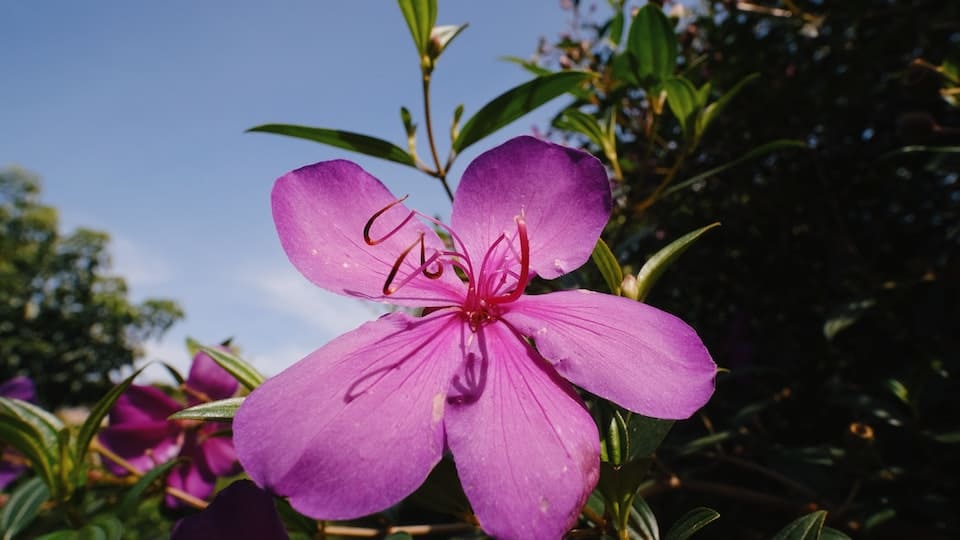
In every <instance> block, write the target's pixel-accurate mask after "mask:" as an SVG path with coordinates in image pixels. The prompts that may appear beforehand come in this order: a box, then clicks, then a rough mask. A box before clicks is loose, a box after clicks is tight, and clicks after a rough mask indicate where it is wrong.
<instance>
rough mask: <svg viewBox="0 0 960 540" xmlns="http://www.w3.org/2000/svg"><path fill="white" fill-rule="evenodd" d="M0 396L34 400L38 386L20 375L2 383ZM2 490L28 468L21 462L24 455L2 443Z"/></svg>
mask: <svg viewBox="0 0 960 540" xmlns="http://www.w3.org/2000/svg"><path fill="white" fill-rule="evenodd" d="M0 397H5V398H13V399H19V400H21V401H29V402H33V401H35V400H36V397H37V396H36V388H35V387H34V385H33V381H31V380H30V378H29V377H24V376H19V377H14V378H12V379H9V380H7V381H4V382H3V383H0ZM0 453H2V457H0V491H2V490H4V489H6V487H7V486H8V485H10V484H11V483H12V482H13V481H14V480H16V479H17V478H19V477H20V475H21V474H23V471H25V470H26V469H27V468H26V467H25V466H24V465H22V464H21V463H22V462H23V461H24V458H23V456H22V455H21V454H20V453H19V452H17V451H15V450H12V449H8V448H5V447H4V446H3V445H0Z"/></svg>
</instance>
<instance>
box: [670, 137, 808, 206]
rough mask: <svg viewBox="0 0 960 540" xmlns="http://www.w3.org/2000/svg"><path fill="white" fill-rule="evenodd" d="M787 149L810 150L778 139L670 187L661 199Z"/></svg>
mask: <svg viewBox="0 0 960 540" xmlns="http://www.w3.org/2000/svg"><path fill="white" fill-rule="evenodd" d="M787 148H804V149H806V148H809V147H808V146H807V143H805V142H803V141H797V140H794V139H778V140H776V141H772V142H768V143H767V144H763V145H760V146H758V147H756V148H754V149H753V150H751V151H749V152H747V153H746V154H744V155H742V156H740V157H738V158H737V159H735V160H733V161H731V162H729V163H724V164H723V165H720V166H719V167H714V168H712V169H710V170H709V171H706V172H702V173H700V174H698V175H696V176H693V177H690V178H688V179H686V180H684V181H683V182H680V183H679V184H674V185H672V186H670V187H669V188H667V189H666V190H665V191H664V192H663V195H662V196H661V197H666V196H667V195H670V194H671V193H676V192H678V191H681V190H684V189H686V188H688V187H690V186H692V185H694V184H696V183H697V182H700V181H701V180H705V179H707V178H710V177H711V176H716V175H718V174H720V173H722V172H723V171H725V170H727V169H732V168H734V167H736V166H737V165H740V164H741V163H744V162H746V161H750V160H751V159H753V158H756V157H759V156H762V155H764V154H769V153H770V152H775V151H777V150H784V149H787Z"/></svg>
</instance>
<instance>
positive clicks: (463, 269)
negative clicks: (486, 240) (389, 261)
mask: <svg viewBox="0 0 960 540" xmlns="http://www.w3.org/2000/svg"><path fill="white" fill-rule="evenodd" d="M406 198H407V197H406V196H404V197H401V198H400V199H397V200H395V201H393V202H391V203H390V204H388V205H387V206H385V207H384V208H382V209H381V210H378V211H377V212H376V213H374V214H373V215H372V216H371V217H370V219H369V220H367V223H366V225H364V227H363V240H364V242H366V243H367V245H369V246H375V245H378V244H380V243H382V242H384V241H385V240H387V239H388V238H390V237H392V236H393V235H395V234H397V233H398V232H400V231H401V230H403V229H404V228H405V227H407V226H408V224H409V223H410V222H411V221H413V218H414V217H421V218H423V219H426V220H428V221H430V222H431V223H433V224H435V225H437V226H438V227H439V228H441V229H443V230H444V231H446V232H447V233H448V234H449V235H450V240H451V244H452V246H450V247H449V248H444V249H433V253H429V254H428V250H427V246H426V241H425V236H424V233H423V232H418V233H417V236H416V239H415V240H414V241H413V243H411V244H410V245H409V246H407V247H406V248H405V249H404V250H403V251H402V252H401V253H400V254H399V255H398V256H397V258H396V260H395V261H394V263H393V265H392V266H391V268H390V272H389V273H388V274H387V279H386V280H385V282H384V284H383V294H384V296H390V295H392V294H394V293H396V292H397V291H398V290H400V288H401V287H403V286H404V285H406V284H408V283H410V282H411V281H413V280H414V279H416V278H417V277H419V276H421V275H422V276H424V277H426V278H427V279H432V280H433V279H439V278H440V277H441V276H442V275H443V272H444V268H445V267H446V266H451V267H453V268H454V269H455V271H458V273H459V274H460V276H461V277H462V278H463V279H464V280H465V281H466V284H467V294H466V297H465V298H464V299H463V303H462V305H461V306H460V307H461V309H462V310H463V314H464V316H465V317H466V319H467V321H468V322H469V324H470V327H471V328H472V329H473V330H474V331H476V330H477V329H478V328H479V327H480V326H482V325H483V324H486V323H487V322H490V321H493V320H496V319H497V318H499V316H500V311H501V310H500V307H499V306H501V305H503V304H507V303H509V302H513V301H514V300H516V299H517V298H519V297H520V295H522V294H523V291H524V289H525V288H526V286H527V283H529V281H530V278H531V277H532V276H531V275H530V241H529V238H528V234H527V223H526V219H525V217H524V213H523V211H522V210H521V212H520V214H519V215H517V216H516V217H515V218H514V222H515V223H516V230H514V231H511V230H507V231H504V232H502V233H501V234H500V235H499V236H497V238H496V239H494V241H493V242H492V243H491V245H490V247H489V248H487V250H486V252H485V253H484V255H483V259H482V260H481V262H480V267H479V268H477V267H476V266H475V265H474V263H473V261H472V260H471V259H470V257H469V255H468V251H467V247H466V245H465V244H464V242H463V240H461V239H460V236H459V235H457V233H456V231H454V230H453V229H451V228H450V226H449V225H446V224H444V223H442V222H441V221H439V220H437V219H434V218H432V217H430V216H427V215H425V214H422V213H420V212H417V211H416V210H411V211H410V213H409V214H408V215H407V216H406V217H405V218H403V219H402V220H401V221H400V222H399V224H397V225H396V226H394V227H393V228H392V229H391V230H390V231H389V232H387V233H386V234H385V235H383V236H382V237H380V238H373V236H372V235H371V229H372V228H373V225H374V223H375V222H376V221H377V219H379V218H380V217H381V216H383V214H385V213H386V212H387V211H388V210H390V209H391V208H393V207H394V206H396V205H398V204H400V203H402V202H403V201H404V200H406ZM417 248H419V250H418V251H419V255H420V261H419V265H418V266H417V267H416V268H415V269H414V270H413V271H411V272H409V273H408V274H406V275H401V268H402V267H403V263H404V262H405V261H406V260H407V258H408V257H409V256H410V254H411V253H412V252H414V250H417Z"/></svg>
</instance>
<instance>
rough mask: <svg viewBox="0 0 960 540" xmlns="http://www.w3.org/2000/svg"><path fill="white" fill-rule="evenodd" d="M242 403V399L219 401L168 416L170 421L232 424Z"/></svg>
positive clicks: (202, 404) (195, 406)
mask: <svg viewBox="0 0 960 540" xmlns="http://www.w3.org/2000/svg"><path fill="white" fill-rule="evenodd" d="M242 403H243V398H242V397H234V398H227V399H221V400H219V401H211V402H209V403H201V404H199V405H194V406H193V407H190V408H187V409H184V410H182V411H177V412H175V413H173V414H171V415H170V419H171V420H203V421H205V422H232V421H233V416H234V415H235V414H237V409H239V408H240V405H241V404H242Z"/></svg>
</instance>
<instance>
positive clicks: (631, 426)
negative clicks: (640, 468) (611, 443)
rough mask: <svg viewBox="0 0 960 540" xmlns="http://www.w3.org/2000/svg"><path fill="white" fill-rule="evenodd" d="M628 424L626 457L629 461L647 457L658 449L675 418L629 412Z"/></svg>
mask: <svg viewBox="0 0 960 540" xmlns="http://www.w3.org/2000/svg"><path fill="white" fill-rule="evenodd" d="M626 424H627V450H626V458H627V460H628V461H633V460H635V459H639V458H643V457H647V456H649V455H651V454H653V453H654V452H656V451H657V448H659V447H660V444H661V443H663V440H664V439H665V438H666V437H667V434H668V433H670V428H672V427H673V420H661V419H659V418H650V417H647V416H643V415H642V414H636V413H628V414H627V418H626Z"/></svg>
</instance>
